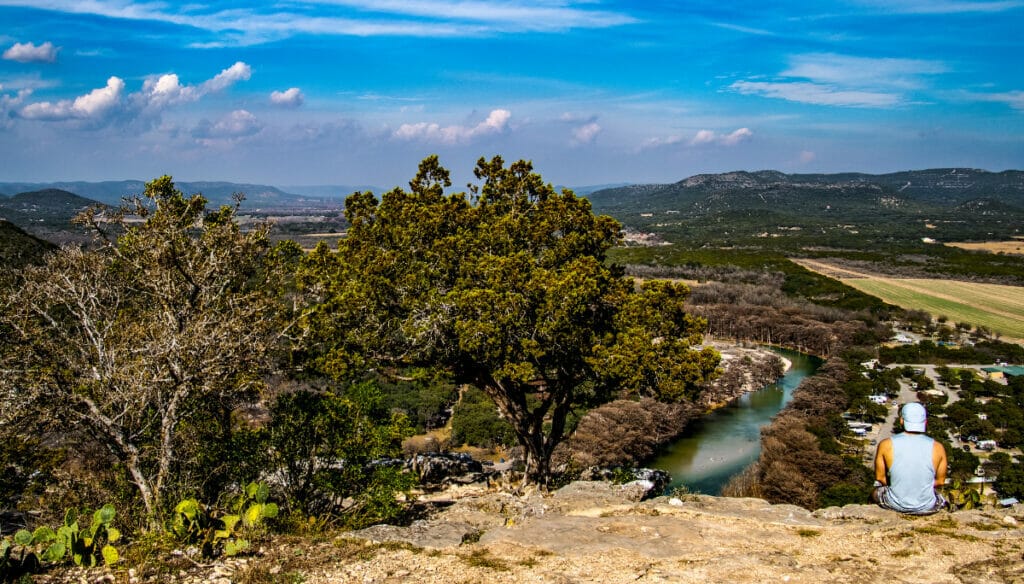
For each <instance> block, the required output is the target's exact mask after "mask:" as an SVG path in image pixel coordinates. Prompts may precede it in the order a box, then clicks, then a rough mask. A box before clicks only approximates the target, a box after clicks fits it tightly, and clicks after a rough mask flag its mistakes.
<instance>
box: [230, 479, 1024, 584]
mask: <svg viewBox="0 0 1024 584" xmlns="http://www.w3.org/2000/svg"><path fill="white" fill-rule="evenodd" d="M1020 521H1024V507H1018V508H1017V509H1013V510H1007V511H1003V510H1000V511H965V512H957V513H940V514H938V515H934V516H931V517H925V518H909V517H905V516H901V515H898V514H896V513H892V512H889V511H884V510H882V509H880V508H877V507H874V506H865V505H851V506H847V507H843V508H834V507H833V508H829V509H822V510H819V511H816V512H813V513H812V512H810V511H807V510H806V509H802V508H800V507H795V506H791V505H770V504H768V503H766V502H765V501H762V500H760V499H728V498H717V497H706V496H696V497H687V498H686V500H679V499H671V498H667V497H659V498H656V499H652V500H649V501H638V500H637V494H636V493H635V492H634V491H633V490H631V489H630V488H629V487H626V488H623V487H621V486H617V485H612V484H609V483H600V482H577V483H572V484H570V485H568V486H566V487H564V488H562V489H560V490H558V491H556V492H554V493H552V494H550V495H541V494H540V493H532V494H529V495H523V496H515V495H511V494H508V493H490V494H482V495H478V496H472V497H466V498H463V499H460V500H458V501H457V502H455V503H454V504H452V505H451V506H450V507H449V508H448V509H446V510H445V511H444V512H442V513H440V514H439V515H437V516H435V517H434V518H432V519H429V520H425V521H420V522H417V523H414V524H413V525H412V526H410V527H391V526H376V527H372V528H369V529H365V530H362V531H359V532H353V533H349V534H346V535H345V536H343V538H345V539H347V540H348V541H347V542H342V541H336V542H333V543H332V544H325V545H326V546H327V547H324V549H325V550H327V548H328V547H332V548H333V550H334V551H335V552H336V553H337V551H338V550H339V549H343V548H344V547H345V546H346V545H348V546H351V545H353V544H355V545H357V546H361V547H363V549H365V550H366V552H367V553H364V554H362V559H359V555H356V557H350V558H348V559H346V560H344V561H339V562H337V563H332V562H331V561H330V560H329V559H328V558H324V561H323V562H321V563H319V565H318V566H317V567H316V568H313V569H311V570H304V569H302V568H300V567H299V566H295V567H294V569H295V571H298V572H301V573H303V574H304V576H305V582H308V583H310V584H314V583H327V582H423V583H442V582H443V583H445V584H448V583H453V582H517V583H518V582H565V583H570V582H610V583H615V582H695V583H696V582H738V583H746V582H794V583H795V582H807V583H812V582H813V583H815V584H818V583H821V582H844V581H846V582H858V583H872V582H878V583H885V584H891V583H893V582H929V583H939V582H949V583H987V582H1024V559H1022V556H1021V550H1022V547H1024V546H1022V542H1024V529H1022V528H1021V524H1020ZM315 557H316V553H315V552H314V553H313V554H312V555H311V556H310V559H311V560H312V559H313V558H315ZM272 561H273V558H271V557H266V558H263V559H262V560H260V562H272ZM268 565H269V564H268ZM261 566H262V564H257V565H250V566H249V567H248V569H249V570H256V571H258V570H260V569H262V568H261ZM279 570H280V566H279Z"/></svg>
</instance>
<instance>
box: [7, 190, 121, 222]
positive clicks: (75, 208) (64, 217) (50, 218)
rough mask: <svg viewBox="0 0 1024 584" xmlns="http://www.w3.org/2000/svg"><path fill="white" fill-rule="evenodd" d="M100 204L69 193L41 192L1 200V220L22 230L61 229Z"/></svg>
mask: <svg viewBox="0 0 1024 584" xmlns="http://www.w3.org/2000/svg"><path fill="white" fill-rule="evenodd" d="M100 204H102V203H100V202H99V201H95V200H93V199H87V198H85V197H81V196H78V195H76V194H75V193H70V192H68V191H64V190H60V189H43V190H40V191H31V192H27V193H19V194H17V195H14V196H13V197H0V218H3V219H6V220H8V221H10V222H11V223H14V224H15V225H21V226H23V227H24V226H25V225H33V226H34V225H36V224H40V223H42V224H51V225H61V226H63V225H66V224H67V223H68V221H69V220H70V218H71V217H74V216H75V215H77V214H78V213H79V212H80V211H82V210H83V209H85V208H87V207H90V206H93V205H100Z"/></svg>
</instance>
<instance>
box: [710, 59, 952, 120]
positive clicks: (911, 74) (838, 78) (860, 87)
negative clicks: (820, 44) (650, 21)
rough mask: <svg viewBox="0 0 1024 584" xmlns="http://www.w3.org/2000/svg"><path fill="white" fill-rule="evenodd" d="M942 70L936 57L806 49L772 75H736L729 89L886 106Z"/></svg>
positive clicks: (904, 100)
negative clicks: (747, 77) (738, 77)
mask: <svg viewBox="0 0 1024 584" xmlns="http://www.w3.org/2000/svg"><path fill="white" fill-rule="evenodd" d="M947 71H948V68H947V67H946V65H945V64H943V63H941V62H938V61H927V60H920V59H896V58H867V57H855V56H849V55H837V54H833V53H810V54H804V55H795V56H793V57H791V58H790V60H789V68H788V69H786V70H784V71H782V72H781V73H780V74H779V76H778V78H777V79H775V80H772V81H761V80H741V81H736V82H734V83H732V84H731V85H730V86H729V89H731V90H733V91H735V92H737V93H740V94H743V95H760V96H763V97H771V98H777V99H785V100H787V101H794V102H799V103H809V104H815V105H829V106H841V107H862V108H891V107H895V106H899V105H902V104H905V103H907V102H908V101H909V97H908V95H907V94H908V92H911V91H915V90H920V89H925V88H927V87H928V86H929V77H930V76H933V75H938V74H941V73H945V72H947Z"/></svg>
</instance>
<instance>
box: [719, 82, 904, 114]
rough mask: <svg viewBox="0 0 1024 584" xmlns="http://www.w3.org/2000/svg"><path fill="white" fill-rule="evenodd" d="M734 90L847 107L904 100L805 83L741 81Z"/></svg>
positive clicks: (886, 105)
mask: <svg viewBox="0 0 1024 584" xmlns="http://www.w3.org/2000/svg"><path fill="white" fill-rule="evenodd" d="M729 88H730V89H732V90H733V91H736V92H737V93H742V94H744V95H761V96H764V97H774V98H778V99H785V100H787V101H796V102H799V103H810V104H815V105H835V106H845V107H876V108H881V107H893V106H896V105H899V104H900V103H901V102H902V98H901V97H900V95H899V94H895V93H884V92H878V91H858V90H847V89H839V88H837V87H833V86H830V85H822V84H818V83H804V82H789V83H784V82H777V83H771V82H765V81H737V82H735V83H733V84H732V85H730V86H729Z"/></svg>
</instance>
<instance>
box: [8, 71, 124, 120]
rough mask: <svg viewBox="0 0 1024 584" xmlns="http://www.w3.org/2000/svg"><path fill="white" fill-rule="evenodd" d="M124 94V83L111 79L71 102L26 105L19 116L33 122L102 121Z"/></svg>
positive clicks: (46, 102)
mask: <svg viewBox="0 0 1024 584" xmlns="http://www.w3.org/2000/svg"><path fill="white" fill-rule="evenodd" d="M123 93H124V81H123V80H122V79H121V78H120V77H111V78H110V79H108V80H107V85H106V87H101V88H99V89H94V90H92V91H91V92H89V93H87V94H85V95H82V96H80V97H76V98H75V99H74V101H72V100H61V101H58V102H56V103H54V102H49V101H41V102H38V103H32V104H29V105H26V106H25V107H23V108H22V109H21V116H22V117H24V118H28V119H34V120H46V121H64V120H91V121H97V122H99V121H103V120H104V119H105V118H106V117H107V115H108V114H109V113H111V112H112V111H113V110H115V109H116V108H117V107H118V106H119V105H120V104H121V96H122V94H123Z"/></svg>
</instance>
